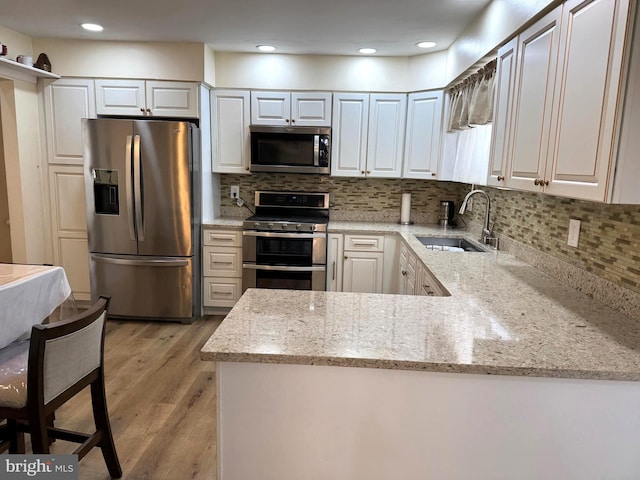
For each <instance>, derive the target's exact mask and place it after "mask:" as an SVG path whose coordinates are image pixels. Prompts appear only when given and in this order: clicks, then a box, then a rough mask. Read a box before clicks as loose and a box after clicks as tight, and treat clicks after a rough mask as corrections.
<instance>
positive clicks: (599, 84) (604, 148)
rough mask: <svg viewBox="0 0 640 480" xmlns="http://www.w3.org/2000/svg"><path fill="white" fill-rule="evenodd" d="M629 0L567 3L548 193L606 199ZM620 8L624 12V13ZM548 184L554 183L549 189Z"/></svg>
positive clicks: (556, 95)
mask: <svg viewBox="0 0 640 480" xmlns="http://www.w3.org/2000/svg"><path fill="white" fill-rule="evenodd" d="M625 5H626V2H624V1H613V0H592V1H584V0H580V1H577V0H569V1H568V2H566V3H565V4H564V10H563V18H562V25H563V26H562V28H563V35H562V37H561V42H560V52H561V53H560V55H559V58H558V74H557V76H556V92H555V98H554V105H555V108H554V115H555V118H554V121H553V122H552V130H551V132H552V139H551V145H552V146H553V149H552V150H551V151H550V152H549V157H548V162H547V169H546V172H545V176H544V191H545V192H547V193H551V194H557V195H563V196H569V197H577V198H582V199H587V200H600V201H603V200H605V199H606V193H607V187H608V182H607V179H608V174H609V167H610V165H611V162H612V160H613V157H612V155H611V151H612V146H613V143H614V141H615V131H616V108H617V102H618V98H619V97H618V93H619V85H620V78H621V70H622V69H621V65H622V57H621V53H622V51H623V49H624V37H625V35H624V31H625V24H626V17H627V8H626V6H625ZM616 9H619V10H621V11H620V12H619V13H617V12H616ZM547 182H549V184H548V185H547Z"/></svg>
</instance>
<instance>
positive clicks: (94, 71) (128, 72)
mask: <svg viewBox="0 0 640 480" xmlns="http://www.w3.org/2000/svg"><path fill="white" fill-rule="evenodd" d="M33 49H34V51H36V52H45V53H46V54H47V56H48V57H49V60H50V61H51V70H52V71H53V72H55V73H57V74H58V75H61V76H63V77H97V78H146V79H156V80H184V81H192V82H202V81H204V79H205V78H204V77H205V76H204V61H203V59H204V45H203V44H201V43H174V42H171V43H169V42H167V43H164V42H101V41H88V40H82V41H80V40H61V39H52V38H37V39H34V40H33Z"/></svg>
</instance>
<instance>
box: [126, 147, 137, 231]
mask: <svg viewBox="0 0 640 480" xmlns="http://www.w3.org/2000/svg"><path fill="white" fill-rule="evenodd" d="M131 143H132V137H131V135H127V147H126V149H125V154H124V173H125V175H124V178H125V180H124V182H125V188H124V191H125V197H126V202H127V216H128V218H129V237H130V238H131V240H133V241H134V242H135V241H136V229H135V224H134V221H135V219H134V218H133V181H132V179H131V154H132V145H131Z"/></svg>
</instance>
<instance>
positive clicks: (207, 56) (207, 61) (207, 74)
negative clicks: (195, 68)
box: [203, 45, 216, 87]
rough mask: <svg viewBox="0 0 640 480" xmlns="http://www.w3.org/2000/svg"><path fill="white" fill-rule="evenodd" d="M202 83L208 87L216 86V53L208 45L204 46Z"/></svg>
mask: <svg viewBox="0 0 640 480" xmlns="http://www.w3.org/2000/svg"><path fill="white" fill-rule="evenodd" d="M203 56H204V83H206V84H207V85H209V86H210V87H214V86H215V84H216V53H215V52H214V51H213V49H212V48H211V47H210V46H209V45H204V50H203Z"/></svg>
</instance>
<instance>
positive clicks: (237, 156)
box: [211, 90, 251, 173]
mask: <svg viewBox="0 0 640 480" xmlns="http://www.w3.org/2000/svg"><path fill="white" fill-rule="evenodd" d="M249 97H250V95H249V92H248V91H246V90H216V91H214V93H213V96H212V97H211V116H212V118H213V122H211V130H212V132H211V138H212V143H213V144H212V157H213V158H212V164H211V169H212V171H213V172H219V173H249V163H250V160H251V157H250V156H251V143H250V137H249V122H250V116H249V115H250V108H249V101H250V100H249Z"/></svg>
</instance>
